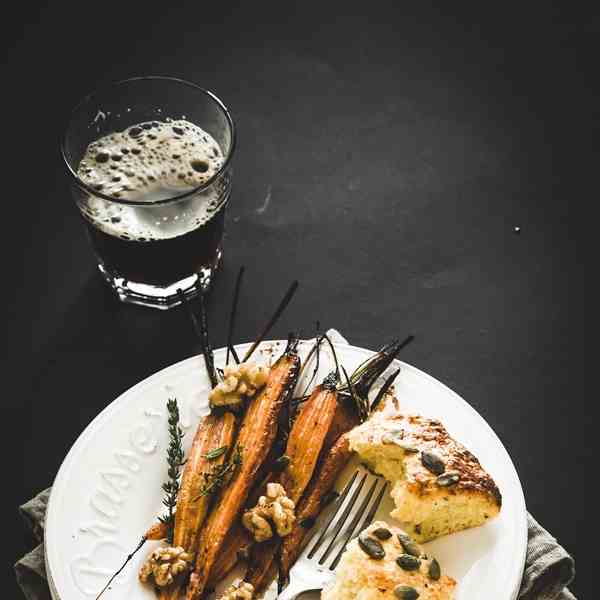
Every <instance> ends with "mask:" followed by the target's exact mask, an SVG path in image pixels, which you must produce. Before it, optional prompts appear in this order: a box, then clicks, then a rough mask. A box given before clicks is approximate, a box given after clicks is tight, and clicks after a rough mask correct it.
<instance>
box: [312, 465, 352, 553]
mask: <svg viewBox="0 0 600 600" xmlns="http://www.w3.org/2000/svg"><path fill="white" fill-rule="evenodd" d="M357 477H358V471H355V472H354V475H352V477H351V478H350V481H349V482H348V483H347V484H346V487H345V488H344V490H343V492H342V493H341V494H340V496H339V498H338V499H337V500H336V502H337V507H336V509H335V511H334V512H333V514H332V515H331V517H329V520H328V521H327V523H326V524H325V526H324V527H323V529H322V530H321V535H319V539H317V541H316V542H315V545H314V546H313V547H312V549H311V551H310V552H309V553H308V554H307V558H312V557H313V555H314V553H315V552H316V551H317V550H318V549H319V546H320V545H321V544H322V543H323V539H324V538H325V534H326V533H327V530H328V529H329V526H330V525H331V523H332V522H333V520H334V519H335V517H336V515H337V514H338V512H339V510H340V508H341V507H342V504H343V503H344V500H345V499H346V496H347V495H348V493H349V492H350V489H351V488H352V485H353V484H354V482H355V481H356V478H357Z"/></svg>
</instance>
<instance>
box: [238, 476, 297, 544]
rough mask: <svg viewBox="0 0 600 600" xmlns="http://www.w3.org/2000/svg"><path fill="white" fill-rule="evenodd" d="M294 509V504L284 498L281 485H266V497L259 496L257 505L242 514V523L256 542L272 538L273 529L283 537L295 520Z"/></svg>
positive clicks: (284, 493) (284, 494)
mask: <svg viewBox="0 0 600 600" xmlns="http://www.w3.org/2000/svg"><path fill="white" fill-rule="evenodd" d="M294 508H295V505H294V502H293V501H292V500H290V498H288V497H287V496H286V492H285V489H284V488H283V486H282V485H281V484H279V483H268V484H267V495H266V496H261V497H260V498H259V499H258V504H257V505H256V506H255V507H254V508H251V509H250V510H247V511H246V512H245V513H244V515H243V516H242V523H243V525H244V527H245V528H246V529H247V530H248V531H249V532H250V533H251V534H252V536H253V537H254V540H255V541H256V542H264V541H265V540H268V539H270V538H272V537H273V527H275V531H276V532H277V535H279V537H285V536H286V535H288V534H289V533H290V532H291V531H292V525H293V524H294V521H295V520H296V515H295V514H294Z"/></svg>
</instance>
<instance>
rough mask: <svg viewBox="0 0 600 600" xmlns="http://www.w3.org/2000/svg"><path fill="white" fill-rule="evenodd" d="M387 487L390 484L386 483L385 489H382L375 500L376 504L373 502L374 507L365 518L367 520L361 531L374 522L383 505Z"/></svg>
mask: <svg viewBox="0 0 600 600" xmlns="http://www.w3.org/2000/svg"><path fill="white" fill-rule="evenodd" d="M387 486H388V482H387V481H384V482H383V487H382V488H381V491H380V492H379V494H378V496H377V498H375V502H373V506H371V510H370V511H369V512H368V514H367V516H366V517H365V520H364V522H363V525H362V528H361V529H365V528H366V527H368V526H369V525H370V524H371V523H372V522H373V519H374V517H375V513H376V512H377V509H378V508H379V505H380V504H381V500H382V499H383V495H384V494H385V490H386V488H387Z"/></svg>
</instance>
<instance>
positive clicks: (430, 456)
mask: <svg viewBox="0 0 600 600" xmlns="http://www.w3.org/2000/svg"><path fill="white" fill-rule="evenodd" d="M421 462H422V463H423V466H424V467H425V468H426V469H428V470H429V471H431V472H432V473H433V474H434V475H441V474H442V473H443V472H444V471H445V470H446V465H445V464H444V461H443V460H442V459H441V458H440V457H439V456H438V455H437V454H434V453H433V452H428V451H427V450H425V451H424V452H421Z"/></svg>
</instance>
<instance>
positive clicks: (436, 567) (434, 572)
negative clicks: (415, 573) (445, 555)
mask: <svg viewBox="0 0 600 600" xmlns="http://www.w3.org/2000/svg"><path fill="white" fill-rule="evenodd" d="M428 574H429V577H431V579H433V580H434V581H437V580H438V579H439V578H440V577H441V576H442V569H441V568H440V563H439V562H438V561H437V560H436V559H435V558H433V559H431V562H430V563H429V569H428Z"/></svg>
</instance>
